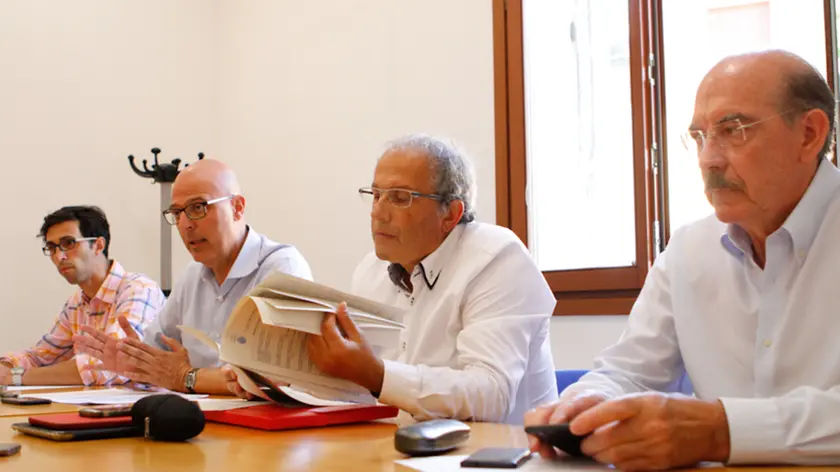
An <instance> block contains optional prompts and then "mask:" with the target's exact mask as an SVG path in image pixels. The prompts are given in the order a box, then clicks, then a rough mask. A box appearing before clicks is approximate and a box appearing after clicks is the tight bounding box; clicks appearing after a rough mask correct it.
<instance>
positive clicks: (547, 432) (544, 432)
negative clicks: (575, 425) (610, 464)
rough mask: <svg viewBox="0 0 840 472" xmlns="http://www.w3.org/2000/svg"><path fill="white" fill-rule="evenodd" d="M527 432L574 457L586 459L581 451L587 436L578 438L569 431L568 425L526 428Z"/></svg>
mask: <svg viewBox="0 0 840 472" xmlns="http://www.w3.org/2000/svg"><path fill="white" fill-rule="evenodd" d="M525 432H526V433H528V434H530V435H531V436H536V437H537V439H539V440H540V441H542V442H543V443H545V444H550V445H552V446H554V447H556V448H557V449H560V450H561V451H563V452H565V453H566V454H568V455H570V456H572V457H585V456H586V454H584V453H583V451H581V450H580V443H581V442H582V441H583V440H584V439H585V438H586V436H576V435H574V434H572V432H571V431H570V430H569V424H568V423H561V424H549V425H542V426H526V427H525Z"/></svg>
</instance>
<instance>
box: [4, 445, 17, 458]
mask: <svg viewBox="0 0 840 472" xmlns="http://www.w3.org/2000/svg"><path fill="white" fill-rule="evenodd" d="M18 452H20V444H16V443H0V457H7V456H13V455H15V454H17V453H18Z"/></svg>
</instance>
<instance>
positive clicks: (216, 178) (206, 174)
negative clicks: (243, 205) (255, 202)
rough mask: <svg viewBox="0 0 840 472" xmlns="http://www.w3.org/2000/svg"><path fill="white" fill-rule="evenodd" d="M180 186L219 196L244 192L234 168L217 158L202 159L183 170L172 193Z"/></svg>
mask: <svg viewBox="0 0 840 472" xmlns="http://www.w3.org/2000/svg"><path fill="white" fill-rule="evenodd" d="M179 187H190V188H192V189H194V190H197V191H198V192H207V193H211V194H213V195H218V196H224V195H238V194H240V193H242V191H241V190H240V188H239V182H238V181H237V180H236V174H234V173H233V170H232V169H231V168H230V167H228V166H227V165H226V164H225V163H223V162H221V161H217V160H215V159H202V160H200V161H198V162H196V163H195V164H192V165H190V166H189V167H186V168H185V169H184V170H182V171H181V173H179V174H178V177H177V178H176V179H175V183H174V184H173V186H172V193H173V194H174V193H175V192H176V190H180V188H179Z"/></svg>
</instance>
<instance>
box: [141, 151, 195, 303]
mask: <svg viewBox="0 0 840 472" xmlns="http://www.w3.org/2000/svg"><path fill="white" fill-rule="evenodd" d="M152 154H154V156H155V163H154V164H152V167H151V168H149V167H147V163H148V161H147V160H146V159H143V169H142V170H140V169H139V168H138V167H137V166H136V165H135V164H134V156H133V155H130V154H129V156H128V163H129V164H130V165H131V170H133V171H134V173H135V174H137V175H139V176H140V177H143V178H146V179H152V184H160V211H161V214H160V287H161V289H162V290H163V294H164V295H166V296H167V297H168V296H169V293H170V292H171V291H172V230H171V229H170V225H169V223H167V222H166V219H165V218H164V217H163V212H164V211H165V210H167V209H168V208H169V205H170V204H171V203H172V182H175V177H178V173H179V172H181V171H180V170H179V169H178V167H180V165H181V159H173V160H172V162H171V163H165V162H164V163H163V164H160V163H158V154H160V149H159V148H152ZM201 159H204V153H203V152H199V153H198V160H201ZM188 166H189V164H186V163H184V168H186V167H188Z"/></svg>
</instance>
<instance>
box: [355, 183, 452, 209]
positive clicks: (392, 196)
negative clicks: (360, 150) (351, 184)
mask: <svg viewBox="0 0 840 472" xmlns="http://www.w3.org/2000/svg"><path fill="white" fill-rule="evenodd" d="M359 195H360V196H361V197H362V200H363V201H364V202H365V203H369V204H371V205H373V204H375V203H376V202H378V201H379V199H380V198H382V196H383V195H384V196H385V198H386V199H387V200H388V202H389V203H390V204H391V205H393V206H394V207H396V208H408V207H410V206H411V204H412V203H413V202H414V199H415V198H417V197H420V198H430V199H432V200H437V201H439V202H440V201H443V197H442V196H440V195H437V194H434V193H420V192H415V191H414V190H409V189H405V188H376V187H363V188H360V189H359Z"/></svg>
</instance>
